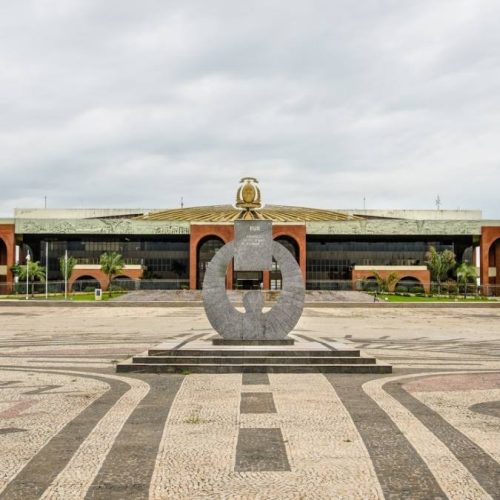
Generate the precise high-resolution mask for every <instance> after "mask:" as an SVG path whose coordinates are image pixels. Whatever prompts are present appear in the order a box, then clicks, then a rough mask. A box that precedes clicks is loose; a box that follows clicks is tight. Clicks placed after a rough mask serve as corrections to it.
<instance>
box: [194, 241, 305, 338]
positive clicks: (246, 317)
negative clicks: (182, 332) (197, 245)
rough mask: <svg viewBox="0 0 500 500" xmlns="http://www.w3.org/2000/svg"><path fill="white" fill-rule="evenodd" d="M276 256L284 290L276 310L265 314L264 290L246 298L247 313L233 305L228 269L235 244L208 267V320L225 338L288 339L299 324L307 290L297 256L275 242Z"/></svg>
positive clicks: (205, 294) (205, 292)
mask: <svg viewBox="0 0 500 500" xmlns="http://www.w3.org/2000/svg"><path fill="white" fill-rule="evenodd" d="M272 248H273V257H274V258H275V259H276V262H277V263H278V265H279V266H280V270H281V275H282V283H283V288H282V290H281V295H280V297H279V298H278V300H277V301H276V304H275V305H274V307H273V308H272V309H271V310H270V311H268V312H262V308H263V307H264V299H263V295H262V293H261V292H260V291H250V292H247V293H246V294H245V295H244V297H243V306H244V308H245V313H242V312H239V311H238V310H237V309H236V308H235V307H234V306H233V305H232V304H231V302H229V298H228V296H227V292H226V271H227V266H228V265H229V263H230V262H231V259H232V258H233V256H234V242H232V241H231V242H229V243H226V244H225V245H224V246H223V247H222V248H221V249H220V250H219V251H218V252H217V253H216V254H215V256H214V258H213V259H212V260H211V261H210V263H209V264H208V266H207V270H206V273H205V279H204V280H203V305H204V307H205V313H206V315H207V318H208V321H210V324H211V325H212V326H213V328H214V329H215V330H216V331H217V332H218V333H219V334H220V335H221V336H222V337H223V338H225V339H231V340H279V339H283V338H285V337H286V336H287V335H288V333H289V332H291V331H292V330H293V328H294V327H295V325H296V324H297V322H298V321H299V319H300V317H301V315H302V310H303V309H304V298H305V289H304V282H303V280H302V274H301V272H300V268H299V266H298V264H297V262H296V261H295V259H294V257H293V255H292V254H291V253H290V252H289V251H288V250H287V249H286V248H285V247H284V246H283V245H280V244H279V243H277V242H275V241H273V247H272Z"/></svg>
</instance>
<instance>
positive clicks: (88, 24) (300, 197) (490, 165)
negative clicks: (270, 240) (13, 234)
mask: <svg viewBox="0 0 500 500" xmlns="http://www.w3.org/2000/svg"><path fill="white" fill-rule="evenodd" d="M499 19H500V2H499V1H498V0H467V1H462V0H450V1H442V0H418V1H406V0H362V1H358V2H353V1H350V0H345V1H340V0H286V1H285V0H281V1H274V0H262V1H261V0H252V1H250V2H243V1H238V0H182V1H169V0H137V1H131V0H105V1H103V0H31V1H29V0H16V1H8V0H6V1H2V2H0V189H1V190H0V193H1V194H0V216H10V215H12V211H13V208H14V207H37V206H38V207H43V204H44V196H45V195H47V197H48V205H49V207H52V208H55V207H146V208H147V207H150V208H153V207H158V208H161V207H177V206H179V205H180V198H181V196H182V197H184V202H185V205H203V204H220V203H231V202H232V201H233V197H234V193H235V189H236V186H237V184H238V181H239V179H240V178H241V177H242V176H245V175H246V176H255V177H257V178H258V179H259V180H260V184H261V189H262V193H263V197H264V199H265V201H266V202H268V203H281V204H293V205H305V206H316V207H326V208H360V207H362V206H363V198H366V207H367V208H434V207H435V199H436V197H437V195H439V196H440V198H441V201H442V208H446V209H455V208H463V209H465V208H481V209H483V212H484V215H485V216H487V217H496V218H500V29H499Z"/></svg>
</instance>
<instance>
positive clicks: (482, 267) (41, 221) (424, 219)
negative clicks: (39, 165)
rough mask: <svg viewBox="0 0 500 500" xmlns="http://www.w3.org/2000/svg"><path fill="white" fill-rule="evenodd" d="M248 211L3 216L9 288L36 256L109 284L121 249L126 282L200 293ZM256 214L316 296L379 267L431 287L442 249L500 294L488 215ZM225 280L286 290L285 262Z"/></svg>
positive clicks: (0, 266)
mask: <svg viewBox="0 0 500 500" xmlns="http://www.w3.org/2000/svg"><path fill="white" fill-rule="evenodd" d="M245 213H248V212H245ZM241 214H242V210H241V209H240V208H238V207H233V206H232V205H217V206H209V207H189V208H179V209H172V210H151V209H150V210H141V209H123V210H117V209H107V210H106V209H96V210H88V209H69V210H51V209H16V210H15V213H14V217H13V218H12V219H0V285H2V286H3V289H4V291H6V292H8V291H9V290H11V289H12V286H13V283H14V276H13V273H12V266H13V265H14V264H16V263H20V264H23V263H24V262H25V259H26V255H27V253H28V252H29V253H30V256H31V258H32V259H34V260H36V261H40V263H41V264H42V265H45V264H46V263H48V278H49V280H51V281H52V280H60V279H61V277H62V276H61V273H60V270H59V259H60V257H62V256H63V255H64V254H65V252H66V251H67V252H68V254H69V255H70V256H73V257H75V258H76V259H77V261H78V266H77V267H76V268H75V271H74V272H73V275H72V277H71V283H72V284H76V283H78V282H79V281H87V282H88V281H92V280H93V281H94V282H95V284H96V285H99V286H104V287H105V286H106V285H107V283H103V275H102V273H100V271H99V265H98V264H99V258H100V256H101V254H102V253H104V252H106V251H116V252H118V253H120V254H121V255H122V256H123V258H124V261H125V264H126V266H125V269H124V271H123V276H121V278H124V279H129V280H142V281H143V282H147V281H153V280H154V281H155V282H156V286H157V287H161V288H171V289H199V288H201V286H202V283H203V277H204V273H205V269H206V266H207V264H208V262H209V261H210V260H211V258H212V257H213V255H214V254H215V252H217V250H218V249H219V248H220V247H221V246H222V245H224V244H225V243H227V242H228V241H230V240H232V239H233V237H234V220H236V219H238V218H241V217H242V216H241ZM257 216H258V217H259V218H262V219H267V220H272V222H273V237H274V238H275V240H276V241H278V242H280V243H281V244H283V245H284V246H286V247H287V248H288V249H289V250H290V252H292V254H293V255H294V256H295V258H296V259H297V262H298V263H299V265H300V268H301V270H302V273H303V276H304V279H305V284H306V288H307V289H309V290H332V289H352V288H356V287H357V286H358V284H359V282H361V281H363V282H369V281H370V280H373V279H374V273H373V271H376V272H377V273H378V274H380V275H384V273H389V272H395V273H396V274H397V275H398V281H399V282H401V283H404V284H406V285H408V286H416V287H422V288H424V289H425V290H428V284H429V282H430V274H429V272H428V271H427V270H426V268H425V263H424V259H425V253H426V252H427V250H428V249H429V247H430V246H434V247H436V248H437V249H438V250H444V249H449V250H452V251H453V252H454V253H455V255H456V258H457V262H469V263H472V264H474V265H476V266H477V267H478V269H479V273H478V274H479V276H480V284H481V286H482V287H483V291H484V293H485V294H488V295H494V294H498V295H500V292H499V290H500V220H484V219H482V216H481V212H480V211H446V210H428V211H422V210H419V211H411V210H391V211H382V210H324V209H311V208H302V207H288V206H275V205H268V206H265V207H263V208H262V209H261V210H258V215H257ZM47 252H48V253H47ZM226 281H227V283H226V284H227V288H229V289H250V288H263V289H271V290H272V289H277V290H279V289H280V288H281V274H280V271H279V268H278V266H277V265H275V266H274V268H273V269H272V270H271V271H266V272H261V271H255V272H234V271H233V269H232V266H229V268H228V272H227V280H226ZM396 285H397V283H395V285H394V286H396ZM0 290H1V288H0ZM0 293H1V292H0Z"/></svg>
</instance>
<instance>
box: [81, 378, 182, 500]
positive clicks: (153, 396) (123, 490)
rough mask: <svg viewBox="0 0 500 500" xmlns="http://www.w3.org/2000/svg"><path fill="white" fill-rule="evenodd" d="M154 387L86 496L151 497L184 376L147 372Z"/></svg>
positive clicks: (122, 433)
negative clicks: (167, 423)
mask: <svg viewBox="0 0 500 500" xmlns="http://www.w3.org/2000/svg"><path fill="white" fill-rule="evenodd" d="M140 379H141V380H144V381H145V382H147V383H148V384H149V385H150V387H151V389H150V391H149V393H148V395H147V396H146V397H145V398H144V399H143V400H142V401H141V402H140V403H139V405H138V406H137V408H136V409H135V410H134V411H133V413H132V415H130V418H129V419H128V420H127V422H126V423H125V425H124V427H123V429H122V430H121V432H120V434H119V435H118V436H117V438H116V440H115V442H114V444H113V447H112V448H111V451H110V452H109V454H108V456H107V457H106V460H105V461H104V464H103V465H102V467H101V469H100V470H99V473H98V475H97V476H96V478H95V480H94V482H93V483H92V485H91V487H90V488H89V490H88V492H87V496H86V497H85V498H86V499H102V500H106V499H122V498H130V499H132V498H133V499H137V500H139V499H147V498H148V497H149V484H150V482H151V476H152V475H153V471H154V466H155V462H156V456H157V453H158V447H159V445H160V441H161V437H162V435H163V430H164V426H165V421H166V419H167V416H168V413H169V411H170V407H171V406H172V402H173V400H174V398H175V396H176V394H177V391H178V390H179V388H180V386H181V383H182V380H183V379H184V376H182V375H170V376H167V377H165V376H162V377H158V376H157V375H143V376H141V377H140Z"/></svg>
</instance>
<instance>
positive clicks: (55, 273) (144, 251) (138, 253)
mask: <svg viewBox="0 0 500 500" xmlns="http://www.w3.org/2000/svg"><path fill="white" fill-rule="evenodd" d="M46 238H47V237H40V238H37V239H36V241H35V237H34V236H32V237H28V239H29V243H30V245H31V246H32V247H33V248H34V249H36V251H35V259H36V260H40V261H41V264H42V265H45V239H46ZM144 238H146V237H144ZM47 239H48V241H49V279H50V280H57V279H61V278H62V276H61V273H60V270H59V259H60V258H61V257H63V256H64V253H65V251H66V250H67V251H68V255H69V256H71V257H75V258H76V259H77V261H78V264H99V260H100V257H101V255H102V254H103V253H104V252H118V253H119V254H120V255H122V257H123V260H124V262H125V264H136V265H137V264H141V265H143V266H144V267H145V271H144V279H162V280H172V282H174V281H175V283H177V284H179V286H180V283H181V281H182V282H183V283H187V280H188V278H189V239H188V237H182V236H171V237H168V239H163V238H157V239H140V238H138V237H136V236H130V237H126V236H123V237H117V238H116V239H111V238H109V237H99V236H88V237H85V238H84V239H75V238H71V239H69V238H68V239H67V240H63V239H58V237H56V236H54V237H49V238H47ZM175 286H177V285H175Z"/></svg>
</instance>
